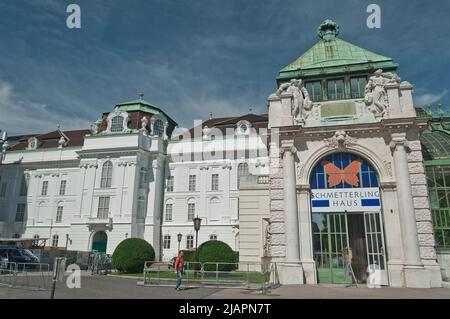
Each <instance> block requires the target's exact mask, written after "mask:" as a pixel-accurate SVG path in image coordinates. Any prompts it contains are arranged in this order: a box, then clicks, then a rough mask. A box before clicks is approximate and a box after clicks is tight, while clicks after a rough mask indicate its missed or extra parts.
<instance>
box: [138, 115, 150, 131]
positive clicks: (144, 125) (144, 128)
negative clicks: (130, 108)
mask: <svg viewBox="0 0 450 319" xmlns="http://www.w3.org/2000/svg"><path fill="white" fill-rule="evenodd" d="M148 122H149V121H148V118H147V117H146V116H144V117H143V118H141V130H140V131H141V132H143V133H144V135H148V131H147V127H148Z"/></svg>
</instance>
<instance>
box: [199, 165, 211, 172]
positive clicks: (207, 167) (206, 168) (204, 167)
mask: <svg viewBox="0 0 450 319" xmlns="http://www.w3.org/2000/svg"><path fill="white" fill-rule="evenodd" d="M199 169H200V170H201V171H203V170H209V166H206V165H205V166H200V167H199Z"/></svg>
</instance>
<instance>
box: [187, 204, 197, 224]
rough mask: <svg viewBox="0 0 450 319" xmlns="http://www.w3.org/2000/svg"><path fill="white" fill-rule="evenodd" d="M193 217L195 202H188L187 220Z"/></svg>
mask: <svg viewBox="0 0 450 319" xmlns="http://www.w3.org/2000/svg"><path fill="white" fill-rule="evenodd" d="M194 217H195V204H194V203H189V204H188V221H192V220H193V219H194Z"/></svg>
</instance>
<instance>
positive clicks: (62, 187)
mask: <svg viewBox="0 0 450 319" xmlns="http://www.w3.org/2000/svg"><path fill="white" fill-rule="evenodd" d="M66 186H67V181H61V184H60V185H59V195H61V196H62V195H66Z"/></svg>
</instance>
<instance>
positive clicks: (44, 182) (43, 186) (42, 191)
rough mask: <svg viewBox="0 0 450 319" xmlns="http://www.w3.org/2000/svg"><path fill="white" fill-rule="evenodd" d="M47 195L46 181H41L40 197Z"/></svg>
mask: <svg viewBox="0 0 450 319" xmlns="http://www.w3.org/2000/svg"><path fill="white" fill-rule="evenodd" d="M47 194H48V181H43V182H42V189H41V195H42V196H47Z"/></svg>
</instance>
